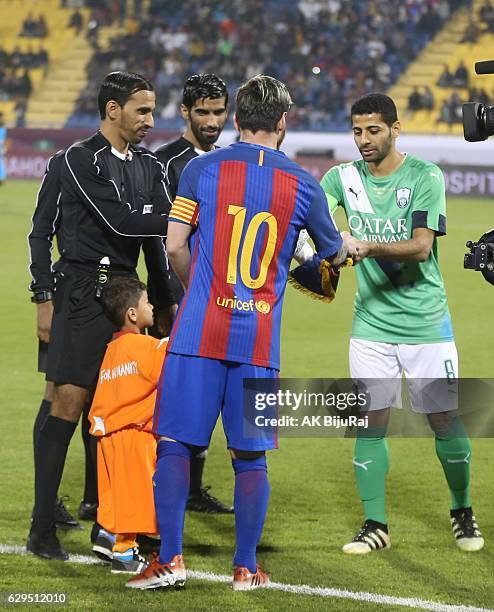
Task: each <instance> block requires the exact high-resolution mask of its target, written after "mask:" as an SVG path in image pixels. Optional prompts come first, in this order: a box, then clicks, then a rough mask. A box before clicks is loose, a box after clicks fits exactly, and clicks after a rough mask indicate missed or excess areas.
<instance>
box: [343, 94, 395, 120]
mask: <svg viewBox="0 0 494 612" xmlns="http://www.w3.org/2000/svg"><path fill="white" fill-rule="evenodd" d="M372 113H376V114H379V115H381V118H382V120H383V121H384V123H385V124H386V125H388V126H389V127H391V126H392V125H393V123H394V122H395V121H398V112H397V110H396V105H395V103H394V102H393V100H392V99H391V98H390V97H389V96H386V95H385V94H381V93H371V94H368V95H366V96H363V97H362V98H359V99H358V100H357V101H356V102H354V103H353V104H352V108H351V110H350V116H351V117H353V115H371V114H372Z"/></svg>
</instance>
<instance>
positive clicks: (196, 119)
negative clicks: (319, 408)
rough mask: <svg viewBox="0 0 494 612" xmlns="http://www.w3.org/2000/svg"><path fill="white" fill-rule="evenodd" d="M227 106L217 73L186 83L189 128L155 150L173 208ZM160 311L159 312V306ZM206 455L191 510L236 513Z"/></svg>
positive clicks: (197, 471) (195, 466)
mask: <svg viewBox="0 0 494 612" xmlns="http://www.w3.org/2000/svg"><path fill="white" fill-rule="evenodd" d="M227 107H228V91H227V89H226V85H225V83H224V81H223V80H222V79H220V78H219V77H217V76H216V75H215V74H195V75H194V76H191V77H189V78H188V79H187V81H186V82H185V86H184V89H183V95H182V104H181V106H180V111H181V113H182V117H183V118H184V120H185V122H186V124H187V129H186V130H185V133H184V135H183V136H181V137H180V138H178V139H177V140H174V141H173V142H169V143H168V144H166V145H164V146H162V147H160V148H159V149H157V150H156V151H155V154H156V157H157V158H158V159H159V160H160V162H161V163H162V164H163V166H164V169H165V177H166V178H165V186H166V195H167V199H168V203H169V206H170V207H171V205H172V204H173V200H174V199H175V196H176V194H177V189H178V182H179V180H180V175H181V174H182V170H183V169H184V168H185V166H186V165H187V163H188V162H189V161H190V160H191V159H193V158H194V157H197V156H198V155H202V154H203V153H207V152H208V151H212V150H213V149H214V148H215V143H216V141H217V140H218V138H219V137H220V134H221V131H222V130H223V127H224V126H225V121H226V117H227ZM171 278H172V287H173V290H174V292H175V295H176V303H177V304H178V302H179V301H180V299H181V298H182V295H183V289H182V285H181V284H180V282H179V280H178V279H177V277H176V276H175V274H174V273H173V272H172V274H171ZM148 285H149V289H150V300H151V302H153V304H154V305H155V307H156V303H155V300H156V298H155V297H154V286H153V283H152V282H148ZM157 310H158V311H159V308H158V309H157ZM175 310H176V307H175ZM206 454H207V451H203V452H201V453H199V454H198V455H196V456H194V457H193V458H192V460H191V462H190V493H189V499H188V501H187V509H188V510H195V511H196V512H208V513H214V514H218V513H220V514H230V513H233V508H232V507H231V506H226V505H225V504H223V503H222V502H221V501H220V500H219V499H217V498H216V497H213V496H212V495H211V494H210V493H209V492H208V489H209V487H204V486H203V484H202V474H203V471H204V464H205V461H206Z"/></svg>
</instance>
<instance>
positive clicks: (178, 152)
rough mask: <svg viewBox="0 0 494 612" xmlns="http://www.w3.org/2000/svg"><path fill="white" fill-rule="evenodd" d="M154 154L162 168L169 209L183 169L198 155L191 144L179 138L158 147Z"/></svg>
mask: <svg viewBox="0 0 494 612" xmlns="http://www.w3.org/2000/svg"><path fill="white" fill-rule="evenodd" d="M154 154H155V155H156V157H157V158H158V159H159V161H160V162H161V163H162V164H163V167H164V171H165V187H166V196H167V198H168V202H169V204H170V207H171V205H172V204H173V200H174V199H175V196H176V195H177V190H178V182H179V181H180V175H181V174H182V171H183V169H184V168H185V166H186V165H187V164H188V162H189V161H190V160H191V159H194V157H197V156H198V155H199V153H198V152H197V151H196V149H195V147H194V145H193V144H192V143H191V142H189V141H188V140H186V139H185V138H184V137H183V136H181V137H180V138H177V140H174V141H172V142H169V143H167V144H165V145H163V146H162V147H159V148H158V149H156V151H155V153H154Z"/></svg>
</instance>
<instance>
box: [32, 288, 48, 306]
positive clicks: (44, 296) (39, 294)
mask: <svg viewBox="0 0 494 612" xmlns="http://www.w3.org/2000/svg"><path fill="white" fill-rule="evenodd" d="M52 299H53V292H52V291H36V293H34V295H33V296H32V298H31V302H32V303H33V304H43V302H49V301H50V300H52Z"/></svg>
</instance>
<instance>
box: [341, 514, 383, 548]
mask: <svg viewBox="0 0 494 612" xmlns="http://www.w3.org/2000/svg"><path fill="white" fill-rule="evenodd" d="M384 548H391V540H390V538H389V534H388V526H387V525H385V524H384V523H378V522H377V521H372V520H370V519H367V520H366V521H365V523H364V524H363V526H362V529H361V530H360V531H359V532H358V533H357V535H356V536H355V537H354V538H353V540H352V541H351V542H349V543H348V544H345V546H343V548H342V549H341V550H342V551H343V552H344V553H347V554H349V555H366V554H367V553H370V552H372V551H373V550H380V549H384Z"/></svg>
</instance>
